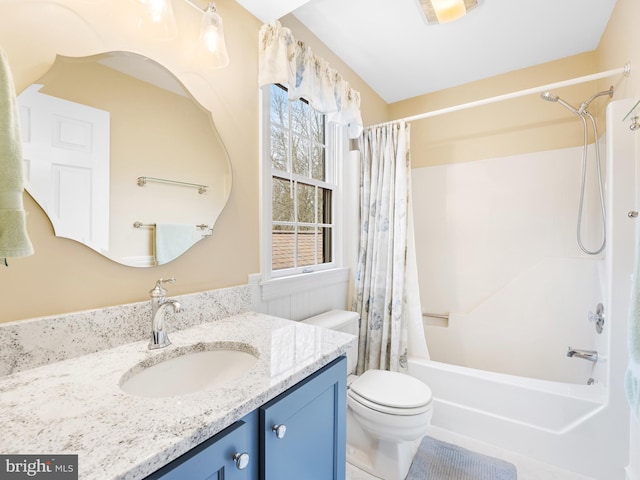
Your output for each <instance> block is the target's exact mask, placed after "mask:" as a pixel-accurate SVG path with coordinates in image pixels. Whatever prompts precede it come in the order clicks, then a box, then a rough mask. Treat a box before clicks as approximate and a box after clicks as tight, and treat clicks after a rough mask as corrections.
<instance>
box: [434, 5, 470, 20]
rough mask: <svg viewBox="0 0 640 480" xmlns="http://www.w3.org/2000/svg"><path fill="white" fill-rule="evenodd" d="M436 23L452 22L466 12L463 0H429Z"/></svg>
mask: <svg viewBox="0 0 640 480" xmlns="http://www.w3.org/2000/svg"><path fill="white" fill-rule="evenodd" d="M431 3H432V4H433V9H434V11H435V13H436V17H437V18H438V23H446V22H453V21H454V20H457V19H459V18H460V17H463V16H464V15H465V14H466V13H467V8H466V7H465V6H464V1H463V0H431Z"/></svg>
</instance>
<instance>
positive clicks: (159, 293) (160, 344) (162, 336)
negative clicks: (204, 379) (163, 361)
mask: <svg viewBox="0 0 640 480" xmlns="http://www.w3.org/2000/svg"><path fill="white" fill-rule="evenodd" d="M175 281H176V279H175V278H167V279H163V278H161V279H160V280H158V281H157V282H156V286H155V287H153V289H151V290H150V291H149V294H150V295H151V340H150V341H149V349H150V350H154V349H156V348H164V347H167V346H169V345H171V341H170V340H169V336H168V335H167V331H166V330H165V325H164V314H165V310H166V308H167V307H168V306H171V307H173V311H174V312H175V313H179V312H181V311H182V305H180V302H178V301H177V300H173V299H169V300H167V298H166V295H167V290H166V289H165V288H164V287H163V286H162V284H163V283H173V282H175Z"/></svg>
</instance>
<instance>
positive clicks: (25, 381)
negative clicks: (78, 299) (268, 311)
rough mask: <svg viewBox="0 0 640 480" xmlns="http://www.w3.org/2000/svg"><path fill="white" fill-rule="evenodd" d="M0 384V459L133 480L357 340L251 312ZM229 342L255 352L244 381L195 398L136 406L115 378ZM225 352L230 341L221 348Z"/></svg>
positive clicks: (138, 400) (139, 401)
mask: <svg viewBox="0 0 640 480" xmlns="http://www.w3.org/2000/svg"><path fill="white" fill-rule="evenodd" d="M170 337H171V341H172V343H173V344H172V345H171V346H169V347H167V348H164V349H160V350H149V349H148V348H147V343H148V341H146V340H145V341H140V342H135V343H131V344H127V345H122V346H119V347H115V348H111V349H109V350H104V351H100V352H97V353H92V354H88V355H83V356H81V357H76V358H71V359H68V360H63V361H60V362H56V363H51V364H48V365H44V366H41V367H38V368H34V369H31V370H26V371H23V372H19V373H16V374H13V375H8V376H5V377H0V419H2V420H1V422H2V427H1V428H2V435H0V452H1V453H3V454H47V455H54V454H77V455H78V470H79V478H80V479H83V480H89V479H90V480H94V479H95V480H109V479H139V478H144V477H145V476H147V475H149V474H150V473H152V472H154V471H155V470H157V469H159V468H160V467H162V466H163V465H165V464H167V463H169V462H170V461H172V460H174V459H175V458H177V457H179V456H180V455H182V454H183V453H185V452H187V451H189V450H190V449H191V448H193V447H194V446H195V445H197V444H199V443H201V442H202V441H204V440H206V439H208V438H210V437H211V436H212V435H214V434H216V433H217V432H219V431H221V430H222V429H224V428H225V427H227V426H228V425H230V424H232V423H233V422H234V421H236V420H237V419H239V418H241V417H243V416H244V415H245V414H247V413H249V412H251V411H252V410H255V409H256V408H258V407H259V406H261V405H263V404H264V403H266V402H267V401H269V400H270V399H272V398H274V397H275V396H277V395H278V394H280V393H282V392H283V391H285V390H286V389H288V388H289V387H291V386H292V385H294V384H295V383H297V382H299V381H300V380H302V379H304V378H305V377H307V376H308V375H310V374H311V373H313V372H314V371H316V370H318V369H319V368H321V367H323V366H324V365H326V364H328V363H329V362H331V361H332V360H333V359H335V358H337V357H338V356H340V355H342V354H344V353H345V352H346V351H347V350H348V349H349V348H351V347H352V346H353V345H355V341H356V340H355V337H353V336H352V335H347V334H344V333H340V332H335V331H331V330H327V329H321V328H317V327H313V326H310V325H305V324H302V323H298V322H292V321H289V320H284V319H280V318H276V317H271V316H268V315H263V314H258V313H254V312H248V313H243V314H239V315H235V316H232V317H228V318H225V319H221V320H217V321H215V322H211V323H206V324H202V325H198V326H195V327H191V328H188V329H185V330H180V331H176V332H173V333H171V335H170ZM216 342H220V343H221V345H223V347H224V344H225V343H226V342H231V343H232V344H234V345H235V346H236V347H237V348H240V349H244V350H246V351H249V352H254V353H255V352H258V361H257V363H256V365H255V366H254V367H253V368H252V369H251V370H250V371H249V372H248V373H247V374H246V375H244V376H242V377H240V378H238V379H236V380H232V381H229V382H228V383H225V384H223V385H217V386H216V385H214V386H211V387H208V388H205V389H203V390H200V391H198V392H195V393H191V394H186V395H180V396H175V397H167V398H142V397H135V396H132V395H129V394H126V393H124V392H123V391H122V390H121V389H120V386H119V383H120V381H121V379H122V377H123V375H124V374H125V373H126V372H128V371H129V370H130V369H132V368H133V367H134V366H136V365H138V364H139V363H140V362H150V363H153V360H152V357H155V356H158V355H162V356H167V355H169V352H171V351H173V350H176V349H193V350H198V349H207V347H206V345H207V344H209V345H211V344H212V343H213V344H215V343H216ZM227 345H228V343H227Z"/></svg>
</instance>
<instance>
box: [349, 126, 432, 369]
mask: <svg viewBox="0 0 640 480" xmlns="http://www.w3.org/2000/svg"><path fill="white" fill-rule="evenodd" d="M409 139H410V126H409V125H408V124H405V123H404V122H397V123H394V124H391V125H385V126H380V127H373V128H369V129H366V130H365V132H364V133H363V134H362V136H361V137H360V155H361V175H360V181H361V184H360V219H361V220H360V221H361V229H360V248H359V252H358V266H357V268H356V274H355V282H356V285H355V291H356V295H355V299H354V310H356V311H357V312H358V313H359V314H360V318H361V323H360V339H359V341H360V344H359V353H358V367H357V373H358V374H360V373H362V372H364V371H365V370H368V369H372V368H376V369H383V370H391V371H406V369H407V357H408V355H409V353H411V355H415V356H420V357H427V356H428V355H427V347H426V342H425V339H424V330H423V327H422V314H421V311H420V297H419V294H418V292H419V289H418V279H417V268H416V266H415V249H413V248H408V247H413V238H412V237H413V219H412V218H411V205H410V198H411V158H410V148H409ZM410 339H411V341H410ZM410 350H411V352H410Z"/></svg>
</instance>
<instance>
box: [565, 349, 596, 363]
mask: <svg viewBox="0 0 640 480" xmlns="http://www.w3.org/2000/svg"><path fill="white" fill-rule="evenodd" d="M567 357H577V358H584V359H585V360H589V361H590V362H594V363H595V362H597V361H598V352H597V351H596V350H578V349H577V348H571V347H569V350H567Z"/></svg>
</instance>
